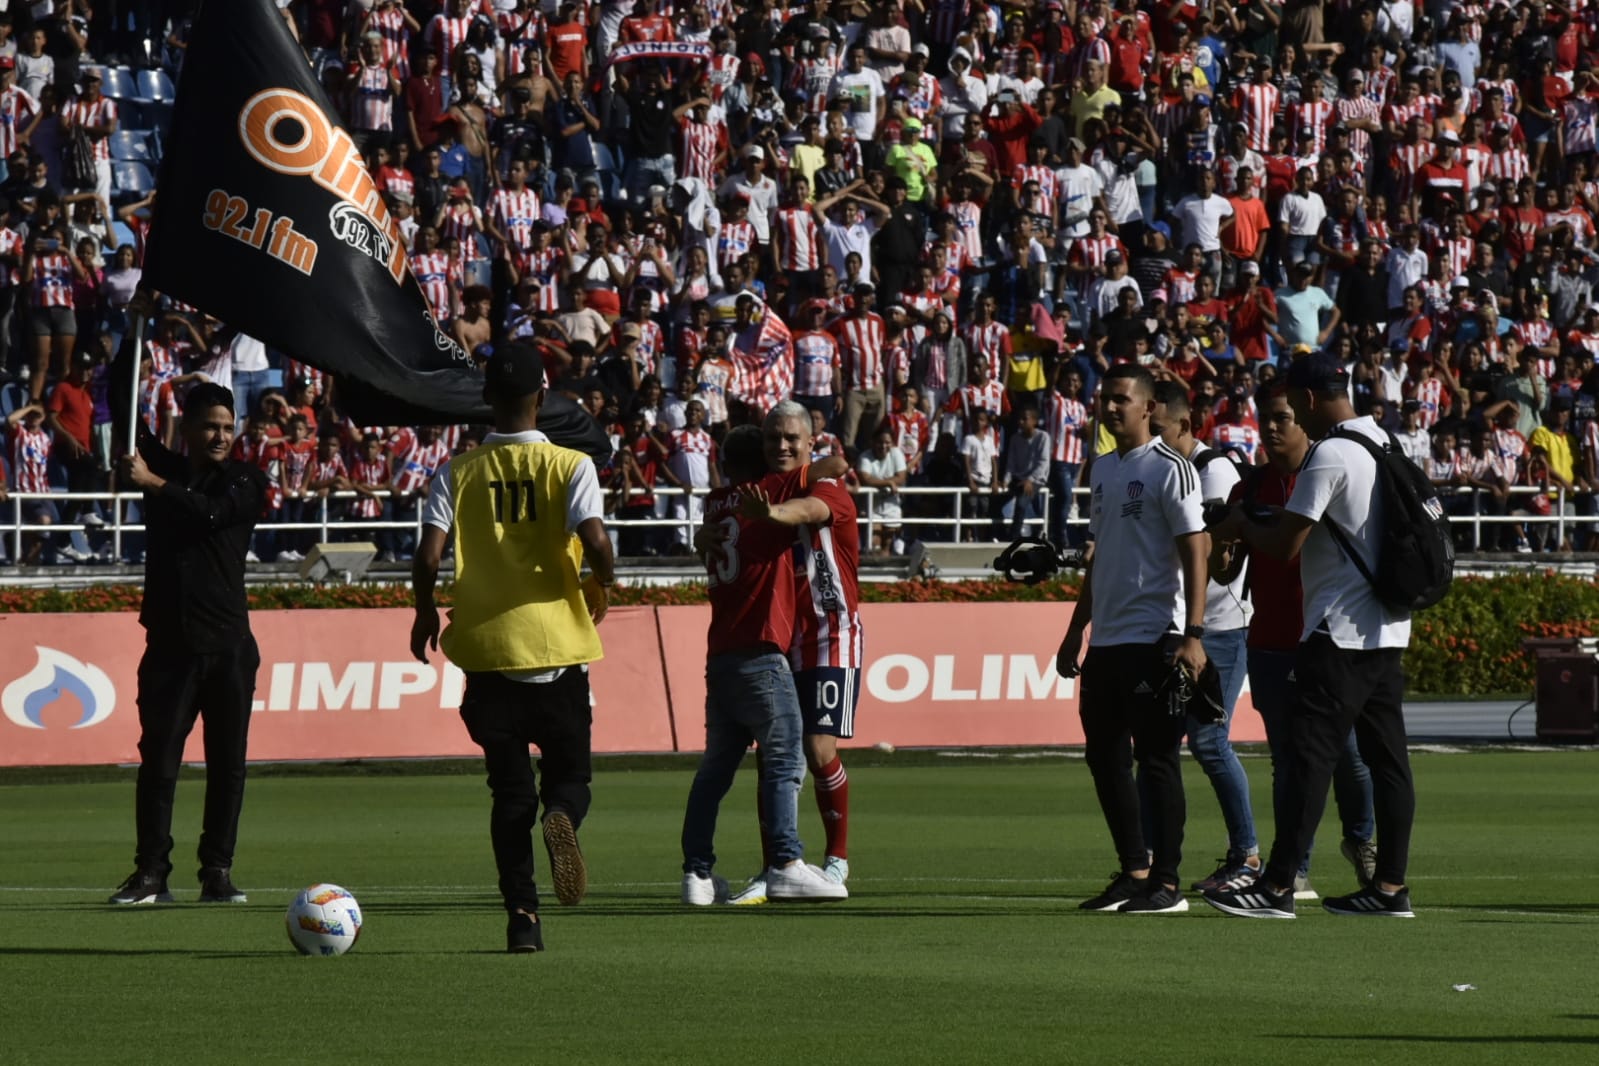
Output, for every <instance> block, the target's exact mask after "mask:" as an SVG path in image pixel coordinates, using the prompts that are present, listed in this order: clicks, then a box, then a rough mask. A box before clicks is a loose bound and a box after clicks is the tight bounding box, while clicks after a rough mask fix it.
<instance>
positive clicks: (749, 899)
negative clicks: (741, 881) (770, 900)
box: [727, 870, 766, 907]
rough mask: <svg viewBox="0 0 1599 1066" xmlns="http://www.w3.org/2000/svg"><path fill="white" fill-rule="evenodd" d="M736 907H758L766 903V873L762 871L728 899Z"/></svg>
mask: <svg viewBox="0 0 1599 1066" xmlns="http://www.w3.org/2000/svg"><path fill="white" fill-rule="evenodd" d="M727 902H728V903H731V904H732V905H733V906H735V907H758V906H760V905H761V904H763V903H765V902H766V871H765V870H762V871H761V872H760V873H758V874H756V875H755V876H754V877H752V878H750V879H749V882H748V883H747V884H746V885H745V886H744V887H743V888H741V889H739V890H738V891H737V892H735V893H733V894H732V895H731V896H729V897H728V898H727Z"/></svg>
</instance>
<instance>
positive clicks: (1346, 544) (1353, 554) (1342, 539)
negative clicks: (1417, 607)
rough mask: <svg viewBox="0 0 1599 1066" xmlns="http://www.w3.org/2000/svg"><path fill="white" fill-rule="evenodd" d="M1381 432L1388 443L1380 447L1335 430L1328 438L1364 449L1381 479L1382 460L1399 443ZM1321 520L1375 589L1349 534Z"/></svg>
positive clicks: (1373, 579)
mask: <svg viewBox="0 0 1599 1066" xmlns="http://www.w3.org/2000/svg"><path fill="white" fill-rule="evenodd" d="M1383 432H1384V434H1385V435H1386V436H1387V437H1388V443H1387V444H1386V445H1383V446H1381V447H1379V446H1378V445H1377V444H1376V443H1374V442H1373V441H1372V439H1371V438H1370V437H1368V436H1366V435H1365V434H1364V433H1345V432H1342V431H1340V430H1336V429H1335V430H1333V431H1332V432H1331V433H1329V434H1328V436H1329V437H1337V438H1338V439H1339V440H1347V441H1353V442H1354V443H1356V444H1358V445H1360V446H1361V447H1362V448H1364V449H1366V451H1367V453H1369V454H1370V455H1371V458H1372V461H1373V462H1375V463H1376V464H1377V472H1376V476H1378V477H1381V476H1382V464H1383V461H1384V459H1385V458H1386V456H1387V455H1388V454H1389V452H1390V451H1391V450H1392V449H1394V448H1396V447H1397V446H1398V443H1399V442H1398V441H1396V440H1394V435H1393V434H1392V433H1388V432H1387V431H1386V430H1384V431H1383ZM1322 518H1323V520H1324V521H1325V522H1326V523H1327V532H1329V533H1331V534H1332V538H1333V540H1334V541H1335V542H1336V543H1337V544H1338V548H1339V550H1340V551H1342V552H1343V553H1344V557H1345V558H1347V559H1348V560H1349V561H1350V562H1352V563H1354V564H1355V569H1356V570H1359V571H1360V576H1361V577H1363V578H1365V579H1366V583H1367V584H1368V585H1371V586H1372V587H1373V588H1375V587H1376V585H1377V578H1376V576H1375V575H1374V574H1373V573H1372V572H1371V568H1370V567H1368V566H1367V565H1366V561H1365V560H1364V559H1362V558H1361V557H1360V553H1359V552H1357V551H1356V550H1355V546H1354V544H1353V543H1351V541H1350V538H1349V534H1347V533H1345V532H1344V531H1343V530H1342V529H1339V528H1338V523H1337V522H1334V521H1333V520H1332V519H1330V518H1328V517H1327V516H1326V515H1322Z"/></svg>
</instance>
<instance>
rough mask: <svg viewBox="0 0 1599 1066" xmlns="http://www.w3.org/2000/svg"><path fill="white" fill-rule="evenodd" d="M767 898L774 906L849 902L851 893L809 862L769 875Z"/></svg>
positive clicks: (779, 867) (767, 877)
mask: <svg viewBox="0 0 1599 1066" xmlns="http://www.w3.org/2000/svg"><path fill="white" fill-rule="evenodd" d="M766 898H767V899H769V900H772V901H774V902H777V901H782V902H785V903H794V902H822V901H825V900H835V899H849V889H847V888H845V887H844V886H843V884H842V883H840V882H838V881H833V880H831V879H829V878H828V876H827V875H826V874H824V873H822V871H821V870H819V869H817V868H816V867H814V866H812V865H811V864H810V863H807V862H791V863H789V864H788V865H787V866H774V867H772V868H771V869H770V870H767V871H766Z"/></svg>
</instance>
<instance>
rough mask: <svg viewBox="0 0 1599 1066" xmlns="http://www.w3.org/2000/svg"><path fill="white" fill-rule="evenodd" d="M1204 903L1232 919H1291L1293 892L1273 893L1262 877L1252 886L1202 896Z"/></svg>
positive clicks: (1221, 890)
mask: <svg viewBox="0 0 1599 1066" xmlns="http://www.w3.org/2000/svg"><path fill="white" fill-rule="evenodd" d="M1204 900H1205V902H1206V903H1208V904H1210V905H1211V906H1212V907H1215V908H1216V909H1217V910H1219V911H1221V912H1222V913H1223V914H1230V915H1232V916H1233V917H1234V918H1292V917H1293V916H1294V892H1293V889H1289V890H1288V891H1286V892H1273V891H1272V890H1271V889H1270V888H1269V887H1267V885H1266V879H1265V878H1264V877H1262V878H1260V879H1258V880H1256V881H1255V882H1254V883H1252V884H1248V885H1239V886H1237V887H1236V888H1223V889H1218V890H1217V891H1214V892H1206V893H1205V894H1204Z"/></svg>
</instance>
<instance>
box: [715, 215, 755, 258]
mask: <svg viewBox="0 0 1599 1066" xmlns="http://www.w3.org/2000/svg"><path fill="white" fill-rule="evenodd" d="M754 247H755V224H754V223H753V222H751V221H750V220H749V219H747V218H746V219H744V220H743V221H742V222H728V221H724V222H723V223H722V228H721V229H720V230H719V231H718V232H717V234H716V262H717V263H718V264H719V265H720V266H721V267H722V269H724V270H725V269H727V266H728V264H730V263H736V262H738V261H739V260H740V259H742V258H744V257H745V256H746V255H748V254H749V253H750V251H751V250H752V249H754Z"/></svg>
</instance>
